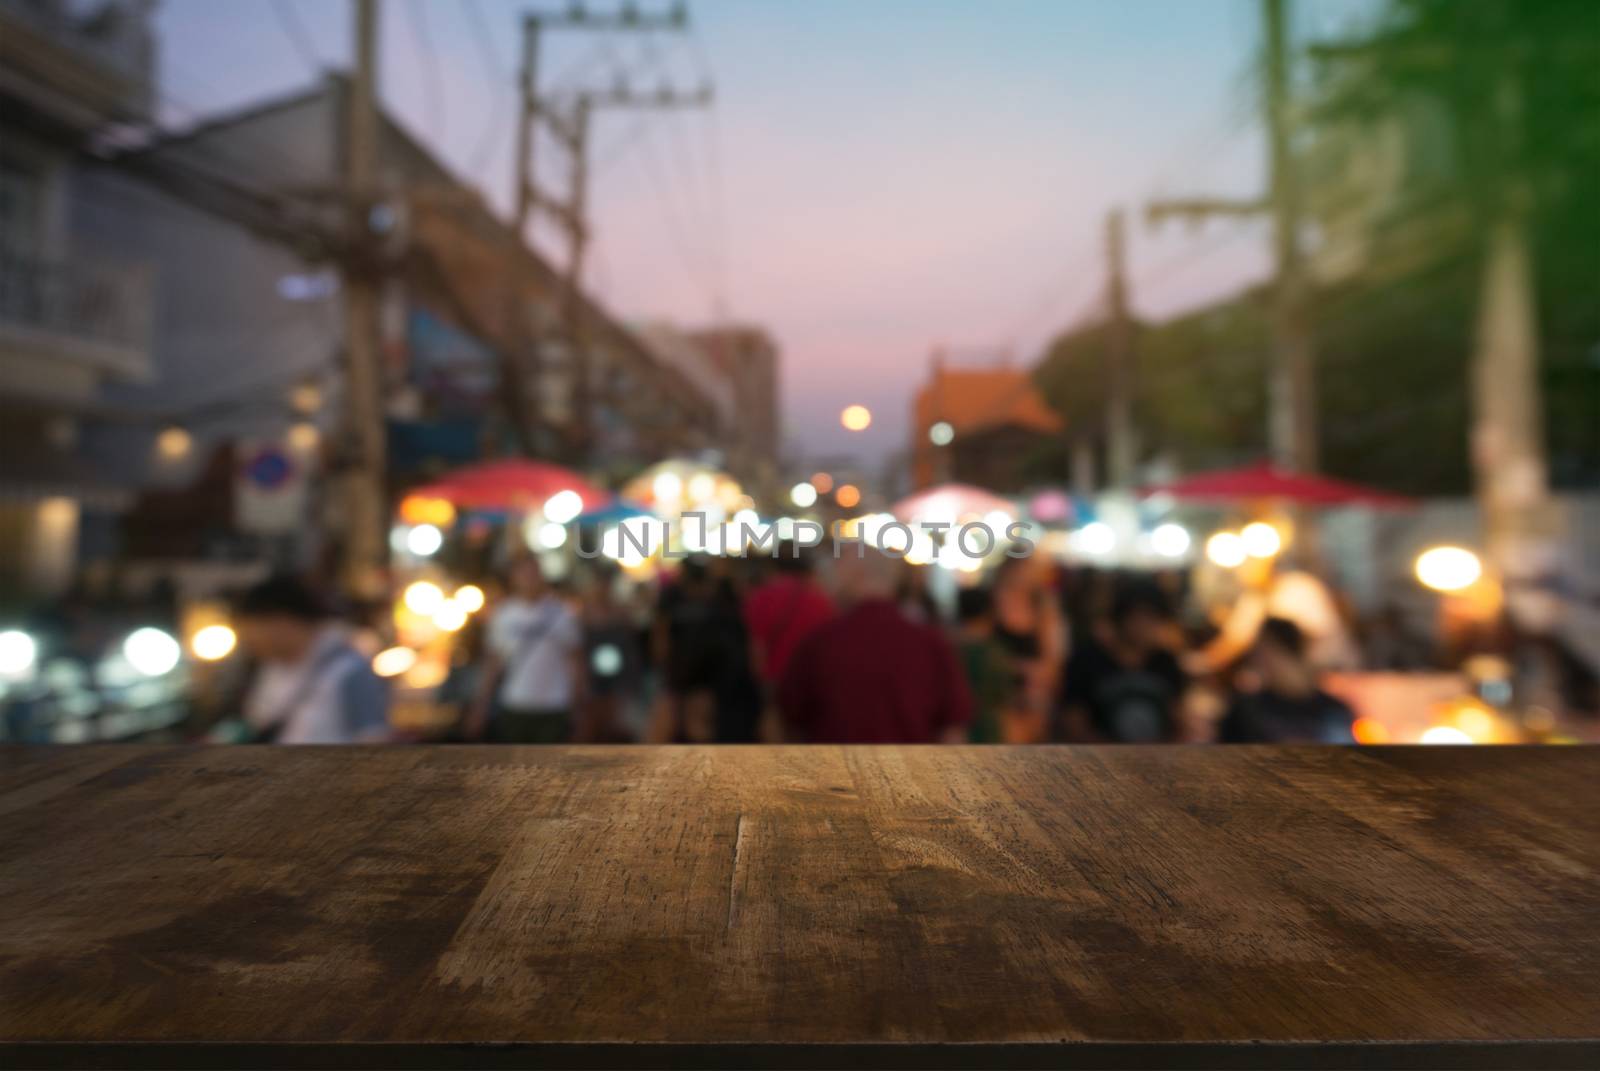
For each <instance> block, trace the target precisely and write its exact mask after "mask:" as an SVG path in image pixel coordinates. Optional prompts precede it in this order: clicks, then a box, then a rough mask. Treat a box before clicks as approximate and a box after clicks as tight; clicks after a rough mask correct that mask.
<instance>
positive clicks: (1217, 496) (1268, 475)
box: [1141, 461, 1415, 509]
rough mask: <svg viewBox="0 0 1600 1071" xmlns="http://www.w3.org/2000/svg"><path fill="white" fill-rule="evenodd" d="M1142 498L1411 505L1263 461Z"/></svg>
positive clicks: (1158, 488)
mask: <svg viewBox="0 0 1600 1071" xmlns="http://www.w3.org/2000/svg"><path fill="white" fill-rule="evenodd" d="M1141 493H1142V494H1145V495H1156V494H1162V495H1171V496H1172V497H1173V498H1181V499H1187V500H1189V501H1199V502H1236V501H1240V500H1248V499H1258V498H1272V499H1279V500H1282V501H1285V502H1293V503H1296V504H1299V505H1306V506H1372V507H1375V508H1380V509H1404V508H1407V507H1409V506H1412V505H1415V503H1414V502H1413V500H1411V499H1409V498H1406V497H1405V496H1403V495H1396V494H1390V493H1389V492H1388V491H1381V490H1379V489H1378V488H1376V487H1363V486H1362V485H1361V484H1356V483H1346V482H1345V481H1343V480H1334V479H1329V478H1328V477H1326V476H1311V475H1303V474H1300V473H1295V472H1284V471H1282V470H1281V469H1277V468H1274V467H1273V465H1272V463H1271V462H1267V461H1263V462H1260V463H1258V464H1255V465H1249V466H1246V467H1244V468H1239V469H1222V470H1220V471H1218V472H1197V473H1195V474H1194V475H1192V476H1183V477H1180V478H1178V479H1176V480H1173V481H1172V482H1171V483H1165V484H1154V485H1151V486H1149V487H1145V488H1143V489H1142V491H1141Z"/></svg>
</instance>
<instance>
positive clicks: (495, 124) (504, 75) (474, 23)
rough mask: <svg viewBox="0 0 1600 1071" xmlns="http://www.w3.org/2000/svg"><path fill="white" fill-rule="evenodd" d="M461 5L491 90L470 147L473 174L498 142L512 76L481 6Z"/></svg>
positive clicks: (468, 0) (468, 1)
mask: <svg viewBox="0 0 1600 1071" xmlns="http://www.w3.org/2000/svg"><path fill="white" fill-rule="evenodd" d="M462 9H463V10H465V11H466V13H467V24H468V25H469V26H470V27H471V29H472V40H473V43H474V45H475V46H476V47H477V49H478V58H479V59H480V60H481V61H482V63H483V74H484V78H485V80H486V81H487V82H488V83H489V92H490V94H491V97H490V103H489V113H488V116H487V117H486V118H485V120H484V124H483V132H482V133H481V134H479V135H478V140H477V146H476V147H475V148H474V149H473V151H472V162H471V167H472V171H473V174H474V175H476V174H480V173H481V172H483V171H484V170H485V169H486V168H487V167H488V166H489V160H490V157H491V156H492V154H493V153H494V147H495V146H496V145H498V144H501V141H500V138H499V136H498V134H499V128H500V121H501V119H502V118H503V117H504V111H505V102H506V100H507V98H508V97H509V95H510V87H511V85H512V83H513V81H514V76H513V74H512V73H511V67H510V65H509V64H507V63H506V61H505V58H504V57H503V56H502V55H501V54H500V48H499V46H498V45H497V44H496V43H495V38H494V34H493V33H492V32H490V30H489V23H488V20H487V19H485V18H484V16H483V8H482V7H481V6H480V5H479V2H478V0H466V3H465V4H463V5H462Z"/></svg>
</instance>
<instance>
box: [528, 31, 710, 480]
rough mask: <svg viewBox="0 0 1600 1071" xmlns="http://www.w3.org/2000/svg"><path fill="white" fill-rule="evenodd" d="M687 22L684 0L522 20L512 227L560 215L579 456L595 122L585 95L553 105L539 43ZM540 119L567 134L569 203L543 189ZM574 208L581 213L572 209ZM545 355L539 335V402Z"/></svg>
mask: <svg viewBox="0 0 1600 1071" xmlns="http://www.w3.org/2000/svg"><path fill="white" fill-rule="evenodd" d="M688 22H689V14H688V9H687V7H686V6H685V5H684V3H682V2H681V0H678V2H675V3H673V4H672V6H671V7H670V8H668V9H667V10H666V11H665V12H661V13H648V12H641V11H640V10H639V9H638V8H637V7H636V6H635V5H634V4H632V3H624V4H623V5H622V7H621V8H620V9H619V10H618V11H616V12H609V13H602V12H591V11H588V10H587V9H585V8H584V6H583V5H582V3H575V4H573V5H572V6H571V7H569V8H567V9H566V10H564V11H554V12H540V11H535V12H529V13H528V14H526V15H524V16H523V20H522V64H521V70H520V73H519V77H518V81H519V84H520V87H521V94H520V95H521V108H520V109H519V113H518V117H517V138H516V154H517V156H516V168H515V179H514V181H515V183H516V188H515V190H514V191H513V193H514V198H513V201H514V203H515V205H516V209H515V215H514V216H513V234H514V240H515V241H516V242H519V243H520V242H522V241H525V240H526V235H527V225H528V221H529V220H530V219H531V218H532V216H533V213H534V212H535V211H536V210H543V211H547V212H549V213H551V214H552V215H554V216H555V217H556V219H557V221H558V222H559V223H560V224H561V225H562V229H563V230H564V231H565V232H566V235H567V238H568V249H567V253H568V256H567V267H566V270H565V272H564V273H563V291H564V292H563V294H562V298H561V307H562V320H563V322H564V325H565V330H566V333H567V341H568V344H569V346H570V348H571V351H572V362H573V364H572V373H573V406H572V409H573V425H572V435H571V436H570V438H571V441H572V449H573V452H574V453H575V455H576V456H577V457H578V458H580V459H581V458H582V457H583V456H584V453H585V451H586V450H587V449H588V446H589V437H590V436H589V427H588V418H589V380H590V378H591V377H590V371H591V370H590V369H589V367H588V365H589V355H588V351H587V346H586V343H585V339H584V323H583V319H584V318H583V315H582V304H583V302H582V291H581V289H580V288H579V287H580V281H581V277H582V272H583V260H584V256H585V254H586V252H587V245H588V233H587V230H586V228H585V223H584V218H583V216H582V214H581V213H582V211H583V209H584V207H585V205H586V201H587V196H586V188H587V186H588V163H587V151H588V125H589V115H588V114H587V113H588V111H589V108H590V107H591V106H590V105H584V104H582V103H581V98H580V103H579V106H578V108H577V109H576V111H575V114H574V116H573V117H572V118H571V119H570V121H568V122H563V120H562V118H561V116H560V115H559V112H558V111H555V110H552V102H550V101H547V100H546V99H544V98H543V97H542V96H541V95H540V92H539V49H540V46H541V44H542V43H543V40H544V35H545V33H546V31H549V30H594V31H631V32H647V31H653V30H682V29H684V28H685V27H686V26H688ZM541 122H542V123H544V124H545V125H547V126H549V127H550V128H551V129H552V130H553V131H554V132H556V133H557V135H558V136H562V140H564V141H566V142H567V146H568V149H569V151H571V154H572V169H571V177H570V182H571V187H572V188H571V192H570V195H569V197H568V198H567V200H566V201H565V202H564V203H563V202H559V201H556V200H553V199H550V198H546V197H544V196H543V195H542V194H541V193H540V190H539V184H538V173H537V171H536V169H535V167H534V161H535V157H536V154H537V151H538V143H539V126H540V124H541ZM574 209H576V211H577V213H578V214H576V215H575V214H574ZM515 254H516V251H515V250H513V251H512V255H513V256H515ZM514 278H515V275H514V272H513V273H508V280H507V301H508V306H507V311H506V319H507V326H508V329H509V330H511V331H519V330H520V329H521V323H522V320H521V317H522V314H523V310H522V308H521V302H520V300H519V298H518V295H517V288H516V285H515V283H514V282H513V281H512V280H514ZM543 356H544V354H543V345H542V340H539V341H536V343H535V345H534V346H533V347H532V352H531V354H530V358H531V359H530V361H529V364H530V365H531V367H530V369H529V376H528V379H529V380H531V381H532V382H533V383H534V384H536V385H537V386H535V388H534V390H533V391H532V392H531V393H532V394H533V395H534V397H533V399H532V405H533V407H534V408H535V409H537V408H538V407H539V406H540V404H541V400H540V397H539V386H542V369H541V365H542V363H543Z"/></svg>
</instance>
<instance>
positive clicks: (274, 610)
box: [234, 577, 391, 744]
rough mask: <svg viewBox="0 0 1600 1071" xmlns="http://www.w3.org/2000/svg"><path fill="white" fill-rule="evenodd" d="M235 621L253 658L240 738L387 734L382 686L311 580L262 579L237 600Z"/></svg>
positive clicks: (335, 738) (308, 740) (341, 739)
mask: <svg viewBox="0 0 1600 1071" xmlns="http://www.w3.org/2000/svg"><path fill="white" fill-rule="evenodd" d="M234 622H235V624H236V625H237V627H238V632H239V640H240V644H241V646H242V647H243V648H244V650H245V651H246V652H248V653H249V654H251V655H252V656H253V657H254V658H255V659H256V662H257V665H256V670H255V676H254V677H253V679H252V680H251V682H250V685H249V689H248V691H247V693H246V696H245V700H244V724H243V726H242V727H241V728H242V739H243V740H244V741H245V742H248V743H257V744H356V743H382V742H384V741H387V740H389V739H390V736H391V734H390V730H389V718H388V712H389V695H388V690H387V689H386V688H385V687H384V683H383V681H382V680H380V679H379V678H378V676H377V675H376V674H374V673H373V672H372V666H371V665H370V664H369V662H368V660H367V657H366V656H365V655H363V654H362V653H361V652H360V651H358V650H357V649H356V648H355V647H354V646H353V645H352V644H351V642H350V636H349V631H348V630H347V629H346V628H345V627H344V626H342V625H341V624H339V623H338V622H336V621H335V620H333V617H332V615H331V614H330V613H329V612H328V609H327V607H326V606H324V605H323V603H322V600H321V599H320V598H318V596H317V595H316V593H315V592H314V591H312V590H311V588H309V587H307V586H306V585H305V584H303V583H302V582H301V581H299V580H296V579H294V578H292V577H273V578H271V579H269V580H265V581H263V582H261V583H260V584H257V585H256V586H255V587H253V588H251V589H250V590H248V591H246V592H245V593H244V595H243V596H242V597H241V598H240V599H239V600H238V602H237V604H236V605H235V607H234Z"/></svg>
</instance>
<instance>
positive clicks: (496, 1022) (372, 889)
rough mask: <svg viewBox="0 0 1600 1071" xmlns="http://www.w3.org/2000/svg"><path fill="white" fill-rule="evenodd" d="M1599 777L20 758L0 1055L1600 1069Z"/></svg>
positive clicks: (295, 756)
mask: <svg viewBox="0 0 1600 1071" xmlns="http://www.w3.org/2000/svg"><path fill="white" fill-rule="evenodd" d="M1597 785H1600V751H1597V750H1595V749H1588V748H1565V749H1531V748H1454V749H1451V748H1434V749H1430V748H1381V749H1370V748H1369V749H1336V748H1294V749H1281V748H1051V747H1038V748H935V747H883V748H841V747H769V748H759V747H752V748H737V747H724V748H677V747H668V748H643V747H639V748H632V747H619V748H581V747H574V748H421V747H419V748H406V749H402V748H392V749H377V748H373V749H355V748H348V749H332V748H327V749H325V748H231V749H223V748H218V749H200V750H195V749H146V748H121V749H119V748H74V749H62V750H27V749H10V750H5V751H0V1046H4V1049H3V1050H0V1063H8V1062H9V1063H18V1062H21V1063H56V1064H74V1063H76V1064H95V1063H101V1064H106V1063H112V1064H116V1063H136V1062H144V1063H167V1064H170V1063H173V1062H182V1058H183V1056H184V1054H186V1053H187V1054H191V1055H194V1054H199V1055H201V1056H204V1057H206V1060H201V1061H200V1062H207V1061H209V1062H213V1063H214V1062H221V1061H219V1060H217V1059H214V1058H215V1057H217V1056H219V1054H221V1055H224V1056H225V1057H226V1058H227V1060H228V1061H229V1062H239V1063H284V1062H290V1061H293V1060H295V1059H297V1058H298V1057H299V1056H305V1057H306V1058H307V1060H308V1062H313V1063H316V1062H321V1063H326V1062H328V1060H329V1059H330V1054H332V1053H335V1052H337V1053H343V1054H344V1055H343V1056H341V1057H339V1059H340V1060H341V1061H344V1062H349V1063H351V1064H362V1065H392V1066H410V1065H416V1064H419V1063H429V1062H432V1063H456V1064H462V1063H469V1064H476V1065H483V1066H488V1065H490V1064H497V1065H501V1064H519V1063H520V1064H541V1063H542V1064H548V1063H550V1062H552V1061H554V1062H555V1063H570V1064H578V1065H581V1064H588V1065H590V1066H606V1065H624V1064H639V1065H655V1066H668V1065H673V1064H705V1063H718V1062H723V1063H737V1064H741V1065H744V1066H750V1065H756V1064H770V1065H772V1066H797V1065H800V1064H809V1065H811V1066H815V1065H817V1064H818V1063H842V1064H858V1065H859V1064H884V1065H902V1066H903V1065H906V1064H907V1063H918V1064H924V1065H928V1066H997V1065H1000V1064H1032V1065H1036V1066H1043V1065H1049V1066H1058V1067H1060V1066H1087V1065H1092V1066H1107V1067H1109V1066H1147V1065H1152V1064H1164V1065H1170V1066H1238V1067H1244V1066H1282V1065H1284V1064H1286V1063H1292V1064H1294V1065H1295V1066H1349V1064H1348V1063H1347V1062H1341V1061H1348V1060H1349V1059H1351V1058H1352V1057H1351V1054H1352V1053H1362V1052H1365V1053H1368V1054H1370V1053H1371V1052H1373V1051H1377V1052H1381V1053H1383V1054H1385V1055H1384V1058H1383V1059H1382V1060H1378V1061H1376V1062H1377V1063H1379V1064H1380V1065H1383V1066H1388V1063H1386V1062H1385V1061H1387V1060H1391V1059H1392V1061H1393V1062H1395V1063H1397V1064H1408V1065H1414V1066H1442V1065H1444V1064H1441V1063H1440V1061H1444V1063H1445V1064H1448V1065H1449V1066H1460V1065H1462V1064H1463V1062H1469V1063H1470V1062H1476V1063H1478V1064H1480V1065H1482V1066H1517V1067H1523V1066H1542V1065H1548V1066H1585V1065H1588V1066H1600V1060H1596V1059H1595V1057H1596V1055H1597V1053H1600V1049H1597V1048H1596V1047H1595V1046H1594V1045H1593V1039H1595V1038H1597V1037H1600V925H1597V924H1600V818H1597V807H1596V804H1597V793H1596V786H1597ZM157 1042H159V1043H164V1047H152V1048H148V1049H146V1048H141V1043H157ZM486 1045H487V1047H485V1046H486ZM332 1046H342V1047H343V1048H338V1049H334V1048H330V1047H332ZM816 1046H821V1047H824V1048H813V1047H816ZM830 1046H836V1047H837V1048H826V1047H830ZM1283 1046H1290V1047H1291V1048H1287V1049H1285V1048H1283ZM1370 1046H1379V1048H1378V1049H1371V1048H1368V1047H1370ZM808 1054H809V1055H808ZM1285 1054H1291V1055H1292V1056H1293V1058H1292V1059H1290V1058H1288V1057H1287V1056H1285ZM197 1059H198V1056H197ZM1369 1063H1370V1061H1369Z"/></svg>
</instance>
